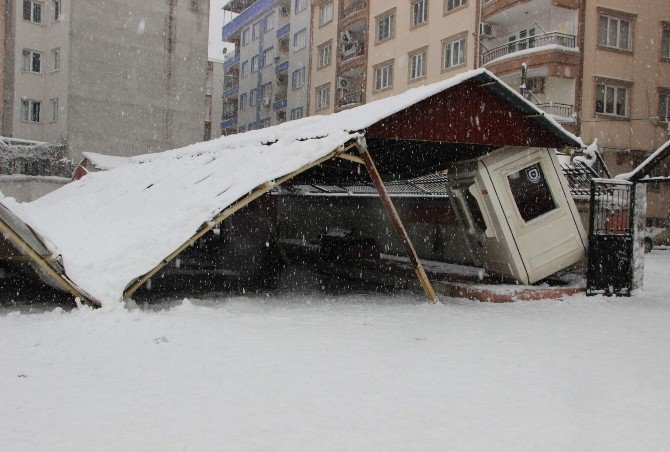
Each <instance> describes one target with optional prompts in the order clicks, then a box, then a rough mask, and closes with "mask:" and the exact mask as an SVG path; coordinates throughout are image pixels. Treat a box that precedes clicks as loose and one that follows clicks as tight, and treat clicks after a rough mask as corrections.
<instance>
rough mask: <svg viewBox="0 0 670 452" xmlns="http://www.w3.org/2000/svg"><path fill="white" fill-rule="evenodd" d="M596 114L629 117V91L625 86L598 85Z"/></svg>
mask: <svg viewBox="0 0 670 452" xmlns="http://www.w3.org/2000/svg"><path fill="white" fill-rule="evenodd" d="M596 113H599V114H601V115H610V116H619V117H622V118H625V117H626V116H627V115H628V89H627V88H626V87H625V86H617V85H610V84H607V83H598V84H596Z"/></svg>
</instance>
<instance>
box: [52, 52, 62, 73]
mask: <svg viewBox="0 0 670 452" xmlns="http://www.w3.org/2000/svg"><path fill="white" fill-rule="evenodd" d="M51 56H52V57H53V61H54V71H58V70H60V48H58V49H53V50H52V51H51Z"/></svg>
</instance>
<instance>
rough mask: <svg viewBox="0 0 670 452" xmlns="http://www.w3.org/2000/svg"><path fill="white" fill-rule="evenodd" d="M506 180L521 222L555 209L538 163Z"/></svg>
mask: <svg viewBox="0 0 670 452" xmlns="http://www.w3.org/2000/svg"><path fill="white" fill-rule="evenodd" d="M507 179H508V181H509V186H510V189H511V190H512V196H513V197H514V202H516V205H517V207H518V208H519V213H520V214H521V218H523V221H525V222H528V221H531V220H533V219H535V218H537V217H539V216H541V215H544V214H545V213H547V212H551V211H552V210H554V209H556V203H555V202H554V198H553V197H552V196H551V190H550V189H549V184H548V183H547V180H546V179H545V177H544V172H543V171H542V167H541V166H540V164H539V163H535V164H534V165H531V166H527V167H526V168H524V169H522V170H519V171H517V172H515V173H512V174H510V175H509V176H507Z"/></svg>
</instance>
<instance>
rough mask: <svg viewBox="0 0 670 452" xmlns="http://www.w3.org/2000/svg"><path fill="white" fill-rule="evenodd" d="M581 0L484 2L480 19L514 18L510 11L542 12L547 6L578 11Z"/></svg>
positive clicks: (490, 0)
mask: <svg viewBox="0 0 670 452" xmlns="http://www.w3.org/2000/svg"><path fill="white" fill-rule="evenodd" d="M582 1H583V0H551V1H550V0H531V1H525V2H520V1H519V0H486V1H485V3H484V9H483V11H482V19H483V20H485V21H489V20H492V19H496V18H499V17H501V16H503V15H507V16H514V11H510V10H512V9H515V10H519V13H520V14H527V13H528V12H533V11H542V10H543V9H544V8H547V7H548V6H550V5H551V6H555V7H559V8H567V9H578V8H579V6H580V4H581V2H582Z"/></svg>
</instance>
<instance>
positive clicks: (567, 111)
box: [537, 102, 573, 118]
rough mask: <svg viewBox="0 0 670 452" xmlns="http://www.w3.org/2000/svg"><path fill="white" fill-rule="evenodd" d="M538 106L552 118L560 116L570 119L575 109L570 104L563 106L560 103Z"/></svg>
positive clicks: (547, 103)
mask: <svg viewBox="0 0 670 452" xmlns="http://www.w3.org/2000/svg"><path fill="white" fill-rule="evenodd" d="M537 106H538V107H539V108H540V109H541V110H543V111H545V112H546V113H549V114H550V115H552V116H560V117H562V118H569V117H571V116H572V111H573V107H572V105H569V104H561V103H558V102H543V103H541V104H537Z"/></svg>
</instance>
